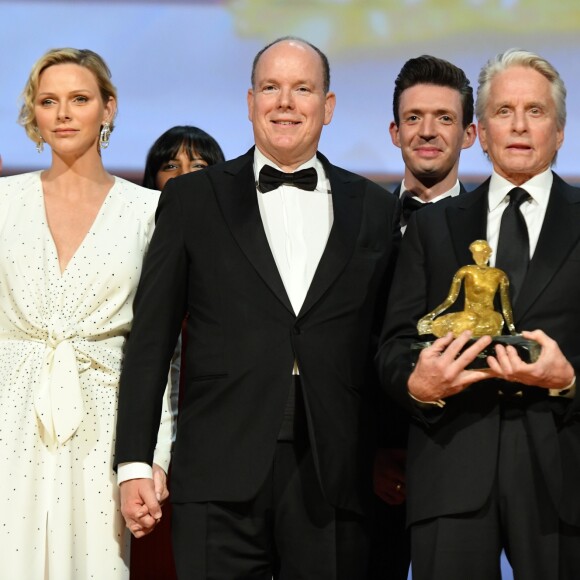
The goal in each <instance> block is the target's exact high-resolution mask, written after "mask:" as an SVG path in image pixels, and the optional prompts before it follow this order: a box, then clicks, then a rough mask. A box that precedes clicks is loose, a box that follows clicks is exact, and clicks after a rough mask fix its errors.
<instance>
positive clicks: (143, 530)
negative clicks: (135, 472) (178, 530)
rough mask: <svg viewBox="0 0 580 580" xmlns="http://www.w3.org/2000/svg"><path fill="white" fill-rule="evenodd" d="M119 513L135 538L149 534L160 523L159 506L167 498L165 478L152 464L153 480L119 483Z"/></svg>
mask: <svg viewBox="0 0 580 580" xmlns="http://www.w3.org/2000/svg"><path fill="white" fill-rule="evenodd" d="M120 494H121V513H122V514H123V517H124V518H125V524H126V525H127V527H128V528H129V530H130V531H131V533H132V534H133V535H134V536H135V537H136V538H142V537H143V536H146V535H147V534H149V533H151V532H152V531H153V530H154V529H155V526H156V525H157V524H158V523H159V522H160V521H161V506H162V505H163V503H164V502H165V500H166V499H167V498H168V497H169V490H168V489H167V476H166V474H165V471H164V470H163V469H162V468H161V467H159V466H158V465H157V464H155V463H154V464H153V479H149V478H141V479H129V480H127V481H124V482H123V483H121V486H120Z"/></svg>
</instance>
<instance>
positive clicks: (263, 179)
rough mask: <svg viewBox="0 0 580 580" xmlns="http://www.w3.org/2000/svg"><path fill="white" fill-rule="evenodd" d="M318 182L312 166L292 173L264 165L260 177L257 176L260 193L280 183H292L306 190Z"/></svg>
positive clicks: (311, 189)
mask: <svg viewBox="0 0 580 580" xmlns="http://www.w3.org/2000/svg"><path fill="white" fill-rule="evenodd" d="M317 183H318V174H317V173H316V169H314V167H309V168H308V169H302V170H300V171H296V172H294V173H284V172H282V171H278V170H277V169H274V167H271V166H270V165H264V166H263V167H262V169H261V170H260V177H259V178H258V189H259V190H260V191H261V192H262V193H268V192H269V191H273V190H274V189H276V188H277V187H280V186H281V185H292V186H294V187H299V188H300V189H306V190H307V191H314V190H315V189H316V185H317Z"/></svg>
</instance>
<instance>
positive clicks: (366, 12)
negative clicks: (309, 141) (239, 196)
mask: <svg viewBox="0 0 580 580" xmlns="http://www.w3.org/2000/svg"><path fill="white" fill-rule="evenodd" d="M0 23H1V31H2V32H1V34H0V71H1V75H0V92H1V96H2V98H1V99H0V154H1V155H2V158H3V160H4V173H5V174H8V173H18V172H21V171H25V170H28V169H37V168H43V167H46V166H47V165H48V164H49V157H48V156H49V155H50V153H48V152H46V151H45V153H44V154H43V155H42V156H41V155H38V154H37V153H36V151H35V148H34V144H33V143H32V142H31V141H29V140H28V139H27V137H26V136H25V133H24V130H23V129H22V128H21V127H20V126H19V125H18V124H17V122H16V118H17V114H18V110H19V106H20V102H19V99H20V93H21V92H22V88H23V86H24V83H25V81H26V79H27V76H28V74H29V72H30V69H31V67H32V65H33V63H34V62H35V61H36V60H37V59H38V58H39V57H40V56H41V55H42V54H43V53H44V52H45V51H46V50H48V49H50V48H56V47H63V46H73V47H76V48H90V49H92V50H95V51H96V52H98V53H100V54H101V55H102V56H103V57H104V58H105V60H106V61H107V63H108V65H109V67H110V68H111V71H112V73H113V81H114V83H115V85H116V86H117V88H118V91H119V103H118V105H119V113H118V117H117V127H116V129H115V131H114V133H113V136H112V138H111V146H110V147H109V149H107V150H106V151H105V152H104V153H103V155H104V160H105V164H106V166H107V168H108V169H109V170H110V171H111V172H113V173H117V174H125V175H127V174H134V175H136V176H139V175H140V173H141V171H142V169H143V165H144V162H145V156H146V153H147V150H148V148H149V147H150V145H151V144H152V143H153V141H154V140H155V139H156V138H157V137H158V136H159V135H160V134H161V133H162V132H164V131H165V130H166V129H168V128H169V127H171V126H173V125H179V124H190V125H197V126H199V127H201V128H202V129H204V130H206V131H208V132H209V133H210V134H211V135H213V136H214V137H215V138H216V139H217V140H218V142H219V143H220V144H221V146H222V148H223V150H224V153H225V154H226V157H227V158H232V157H235V156H237V155H239V154H240V153H242V152H244V151H246V150H247V149H248V148H249V147H250V146H251V145H252V142H253V139H252V132H251V125H250V123H249V121H248V118H247V106H246V93H247V90H248V88H249V85H250V68H251V64H252V60H253V57H254V55H255V53H256V52H257V51H258V50H259V49H260V48H261V47H262V46H264V45H265V44H267V43H268V42H270V41H271V40H273V39H275V38H277V37H279V36H284V35H288V34H291V35H297V36H301V37H303V38H305V39H307V40H309V41H311V42H313V43H314V44H316V45H318V46H319V47H320V48H321V49H322V50H323V51H324V52H326V53H327V55H328V57H329V59H330V64H331V74H332V80H331V88H332V89H333V90H334V91H335V92H336V94H337V108H336V111H335V115H334V119H333V121H332V123H331V124H330V125H329V126H328V127H326V128H325V130H324V132H323V138H322V142H321V146H320V149H321V151H323V152H324V153H325V154H326V155H327V156H328V157H329V158H330V159H331V160H332V161H333V162H334V163H336V164H338V165H342V166H344V167H346V168H348V169H351V170H353V171H356V172H359V173H364V174H366V175H369V176H371V177H374V178H377V179H380V180H385V181H388V180H389V179H393V180H394V179H397V178H398V177H399V176H400V175H401V173H402V169H403V165H402V161H401V156H400V152H399V150H398V149H396V148H395V147H394V146H393V145H392V143H391V140H390V137H389V134H388V126H389V122H390V121H391V120H392V93H393V83H394V79H395V77H396V75H397V73H398V71H399V69H400V68H401V66H402V65H403V63H404V62H405V61H406V60H407V59H408V58H411V57H414V56H418V55H421V54H425V53H427V54H433V55H435V56H439V57H442V58H445V59H448V60H450V61H452V62H453V63H455V64H457V65H458V66H460V67H461V68H463V69H464V70H465V71H466V73H467V74H468V76H469V78H470V79H471V83H472V85H473V86H474V89H475V88H476V87H477V75H478V72H479V69H480V68H481V66H482V65H483V64H484V62H485V61H486V60H488V59H489V58H490V57H491V56H493V55H495V54H496V53H498V52H500V51H503V50H505V49H506V48H509V47H512V46H517V47H521V48H526V49H529V50H533V51H535V52H538V53H540V54H541V55H542V56H544V57H546V58H548V59H549V60H550V61H551V62H552V63H553V64H554V65H555V66H556V68H558V70H559V71H560V74H561V75H562V77H563V78H564V81H565V83H566V85H567V88H568V101H567V102H568V122H567V126H566V139H565V143H564V146H563V148H562V150H561V152H560V154H559V157H558V164H557V167H556V170H557V171H558V172H559V173H560V174H561V175H563V176H564V177H566V178H568V179H572V180H578V179H579V178H580V169H579V168H578V162H577V154H575V153H574V151H575V149H574V146H573V143H575V142H578V141H580V107H579V106H578V103H580V75H578V70H579V62H580V35H579V32H580V2H578V0H558V1H557V2H547V1H546V0H304V1H301V0H288V1H284V0H278V1H275V0H230V1H227V0H221V1H219V0H213V1H212V0H205V1H204V0H197V1H196V0H189V1H187V0H182V1H171V0H164V1H163V2H161V1H159V2H153V1H146V0H142V1H137V0H134V1H109V2H107V1H102V0H101V1H98V0H94V1H82V0H76V1H60V2H59V1H52V0H42V1H36V2H31V1H27V0H18V2H16V1H13V2H6V1H4V0H0ZM489 171H490V166H489V163H488V161H487V160H486V159H485V157H484V155H483V154H482V152H481V149H480V147H479V145H478V144H476V145H474V146H473V147H472V148H471V149H470V150H466V151H464V152H463V154H462V161H461V166H460V175H461V176H462V178H463V179H465V180H468V181H469V180H471V181H477V180H479V179H480V178H481V177H483V176H485V175H487V174H489Z"/></svg>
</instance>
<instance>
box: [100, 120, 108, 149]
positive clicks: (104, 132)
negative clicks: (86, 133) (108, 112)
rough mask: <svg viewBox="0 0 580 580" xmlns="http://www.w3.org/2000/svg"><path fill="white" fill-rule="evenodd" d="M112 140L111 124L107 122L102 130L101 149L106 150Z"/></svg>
mask: <svg viewBox="0 0 580 580" xmlns="http://www.w3.org/2000/svg"><path fill="white" fill-rule="evenodd" d="M110 138H111V124H110V123H109V122H107V121H105V122H104V123H103V127H102V128H101V134H100V136H99V147H100V148H101V149H106V148H107V147H108V146H109V140H110Z"/></svg>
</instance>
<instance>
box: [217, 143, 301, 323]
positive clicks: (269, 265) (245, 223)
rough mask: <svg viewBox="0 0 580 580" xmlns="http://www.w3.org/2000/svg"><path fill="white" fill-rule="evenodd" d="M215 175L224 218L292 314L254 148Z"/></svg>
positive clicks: (266, 282)
mask: <svg viewBox="0 0 580 580" xmlns="http://www.w3.org/2000/svg"><path fill="white" fill-rule="evenodd" d="M222 167H223V171H222V172H220V173H213V174H211V177H210V179H212V180H215V182H214V191H215V195H216V197H217V199H218V203H219V204H220V207H221V208H222V211H223V215H224V219H225V221H226V223H227V225H228V227H229V228H230V231H231V233H232V235H233V236H234V238H235V239H236V242H237V243H238V245H239V246H240V248H241V250H242V251H243V252H244V254H245V255H246V257H247V258H248V260H249V262H250V263H251V264H252V266H253V267H254V268H255V269H256V271H257V272H258V274H259V275H260V277H261V278H262V280H263V281H264V282H265V284H266V285H267V286H268V287H269V288H270V289H271V290H272V292H273V293H274V294H275V295H276V296H277V297H278V299H279V300H280V302H282V304H283V305H284V306H285V307H286V308H287V309H288V310H289V311H290V312H292V313H294V310H293V309H292V305H291V304H290V300H289V298H288V294H287V293H286V289H285V288H284V283H283V282H282V278H281V276H280V273H279V271H278V268H277V266H276V262H275V261H274V256H273V255H272V251H271V250H270V244H269V243H268V238H267V237H266V232H265V230H264V224H263V222H262V217H261V215H260V209H259V207H258V200H257V194H256V182H255V177H254V149H253V148H252V149H250V151H248V152H247V153H246V154H245V155H242V156H241V157H238V158H237V159H234V160H233V161H230V162H228V163H226V164H225V165H223V166H222Z"/></svg>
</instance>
